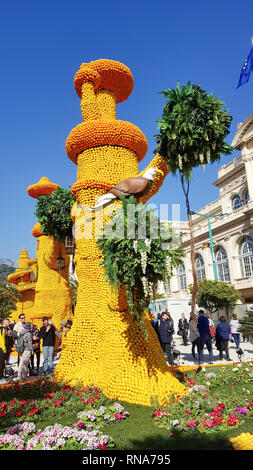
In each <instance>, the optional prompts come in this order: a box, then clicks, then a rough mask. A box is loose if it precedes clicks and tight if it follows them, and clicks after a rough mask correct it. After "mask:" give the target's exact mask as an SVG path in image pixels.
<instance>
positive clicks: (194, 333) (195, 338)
mask: <svg viewBox="0 0 253 470" xmlns="http://www.w3.org/2000/svg"><path fill="white" fill-rule="evenodd" d="M189 339H190V342H191V343H192V356H193V358H194V359H197V358H196V353H195V348H197V351H198V359H199V331H198V327H197V319H195V318H194V317H191V318H190V321H189Z"/></svg>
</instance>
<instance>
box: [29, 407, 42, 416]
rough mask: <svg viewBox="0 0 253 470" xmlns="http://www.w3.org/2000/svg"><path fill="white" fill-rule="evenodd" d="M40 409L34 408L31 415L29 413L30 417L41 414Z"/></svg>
mask: <svg viewBox="0 0 253 470" xmlns="http://www.w3.org/2000/svg"><path fill="white" fill-rule="evenodd" d="M39 411H40V409H39V408H34V409H33V410H32V411H30V413H28V414H29V415H30V416H33V415H35V414H36V413H39Z"/></svg>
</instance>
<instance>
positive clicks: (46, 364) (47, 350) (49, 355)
mask: <svg viewBox="0 0 253 470" xmlns="http://www.w3.org/2000/svg"><path fill="white" fill-rule="evenodd" d="M42 321H43V326H42V327H41V329H40V338H41V339H42V340H43V342H42V350H43V360H44V361H43V373H44V375H46V374H47V373H49V374H50V373H51V372H52V370H53V358H54V343H55V329H54V326H53V325H50V324H49V319H48V317H43V318H42Z"/></svg>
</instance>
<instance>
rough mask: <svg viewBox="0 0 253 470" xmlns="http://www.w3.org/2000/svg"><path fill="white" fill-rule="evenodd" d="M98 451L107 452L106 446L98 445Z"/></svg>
mask: <svg viewBox="0 0 253 470" xmlns="http://www.w3.org/2000/svg"><path fill="white" fill-rule="evenodd" d="M98 449H100V450H107V447H106V444H98Z"/></svg>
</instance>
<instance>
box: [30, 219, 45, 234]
mask: <svg viewBox="0 0 253 470" xmlns="http://www.w3.org/2000/svg"><path fill="white" fill-rule="evenodd" d="M32 235H33V236H34V237H36V238H38V237H41V236H42V235H45V234H44V233H43V232H42V231H41V225H40V222H37V224H35V225H34V227H33V229H32Z"/></svg>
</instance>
